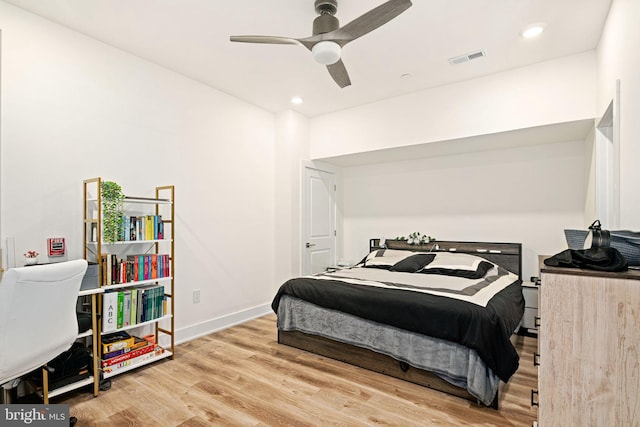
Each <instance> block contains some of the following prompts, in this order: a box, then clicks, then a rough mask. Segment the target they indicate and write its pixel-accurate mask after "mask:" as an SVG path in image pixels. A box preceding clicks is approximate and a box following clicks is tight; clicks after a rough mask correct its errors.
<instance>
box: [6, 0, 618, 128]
mask: <svg viewBox="0 0 640 427" xmlns="http://www.w3.org/2000/svg"><path fill="white" fill-rule="evenodd" d="M5 1H6V2H8V3H11V4H14V5H16V6H19V7H22V8H24V9H26V10H28V11H31V12H33V13H36V14H38V15H41V16H43V17H45V18H48V19H50V20H52V21H55V22H57V23H59V24H62V25H65V26H67V27H70V28H72V29H74V30H77V31H79V32H81V33H84V34H86V35H88V36H91V37H93V38H96V39H98V40H101V41H103V42H105V43H107V44H110V45H112V46H115V47H117V48H120V49H122V50H124V51H127V52H130V53H132V54H134V55H137V56H139V57H142V58H145V59H147V60H149V61H152V62H154V63H156V64H159V65H161V66H164V67H166V68H169V69H171V70H174V71H176V72H179V73H181V74H183V75H186V76H188V77H191V78H193V79H195V80H198V81H200V82H202V83H205V84H207V85H209V86H212V87H214V88H217V89H219V90H221V91H223V92H226V93H228V94H231V95H234V96H236V97H238V98H241V99H244V100H246V101H248V102H250V103H252V104H255V105H257V106H260V107H262V108H264V109H266V110H269V111H272V112H278V111H283V110H286V109H293V110H296V111H298V112H300V113H302V114H304V115H306V116H309V117H313V116H316V115H320V114H324V113H328V112H332V111H337V110H341V109H345V108H349V107H353V106H357V105H362V104H366V103H370V102H375V101H378V100H382V99H386V98H390V97H394V96H399V95H403V94H406V93H410V92H414V91H417V90H421V89H427V88H430V87H434V86H439V85H443V84H447V83H452V82H456V81H460V80H466V79H470V78H474V77H479V76H482V75H487V74H491V73H496V72H500V71H503V70H508V69H512V68H517V67H522V66H526V65H529V64H533V63H536V62H540V61H545V60H550V59H553V58H558V57H562V56H565V55H570V54H574V53H579V52H584V51H587V50H590V49H594V48H595V47H597V44H598V41H599V39H600V34H601V32H602V28H603V26H604V22H605V19H606V16H607V13H608V10H609V7H610V4H611V0H413V3H414V4H413V6H412V7H411V8H409V9H408V10H407V11H406V12H404V13H403V14H401V15H400V16H398V17H397V18H396V19H394V20H392V21H391V22H389V23H387V24H386V25H384V26H382V27H380V28H378V29H377V30H375V31H373V32H371V33H369V34H367V35H365V36H364V37H362V38H360V39H358V40H356V41H354V42H352V43H350V44H349V45H348V46H346V47H345V49H344V50H343V54H342V59H343V61H344V63H345V65H346V68H347V70H348V72H349V75H350V77H351V81H352V85H351V86H349V87H346V88H344V89H340V88H339V87H338V86H337V85H336V84H335V83H334V82H333V80H332V79H331V77H330V76H329V74H328V72H327V71H326V69H325V68H324V67H323V66H321V65H319V64H316V63H315V62H314V61H313V59H312V57H311V54H310V52H309V51H308V50H306V49H305V48H302V47H300V46H293V45H259V44H246V43H232V42H230V41H229V36H230V35H243V34H259V35H276V36H287V37H295V38H300V37H306V36H310V35H311V25H312V21H313V19H314V18H315V16H316V14H315V10H314V5H313V4H314V1H313V0H268V1H267V0H228V1H222V0H5ZM382 3H384V1H383V0H375V1H370V0H369V1H365V0H340V1H339V5H338V13H337V15H336V16H337V17H338V18H339V19H340V23H341V24H342V25H344V24H346V23H348V22H350V21H351V20H353V19H355V18H357V17H358V16H360V15H362V14H363V13H365V12H367V11H369V10H370V9H372V8H374V7H375V6H378V5H379V4H382ZM536 22H542V23H544V24H546V31H545V32H544V33H543V34H542V35H541V36H540V37H539V38H537V39H534V40H525V39H522V38H521V37H520V36H519V32H520V31H521V29H522V28H523V27H525V26H527V25H529V24H532V23H536ZM479 49H484V50H485V51H486V53H487V57H485V58H480V59H477V60H474V61H470V62H466V63H463V64H459V65H456V66H453V65H450V63H449V61H448V59H449V58H451V57H454V56H458V55H462V54H467V53H470V52H473V51H476V50H479ZM405 73H408V74H410V76H409V77H401V75H402V74H405ZM294 95H297V96H300V97H302V98H303V99H304V103H303V104H301V105H297V106H294V105H291V104H290V99H291V97H292V96H294Z"/></svg>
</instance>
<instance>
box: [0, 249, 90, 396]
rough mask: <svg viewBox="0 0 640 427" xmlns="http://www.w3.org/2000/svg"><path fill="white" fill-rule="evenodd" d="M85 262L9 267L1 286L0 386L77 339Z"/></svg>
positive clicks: (26, 371)
mask: <svg viewBox="0 0 640 427" xmlns="http://www.w3.org/2000/svg"><path fill="white" fill-rule="evenodd" d="M86 270H87V261H85V260H83V259H79V260H74V261H66V262H60V263H55V264H45V265H35V266H31V267H19V268H12V269H9V270H8V271H6V272H5V273H4V275H3V277H2V282H0V385H2V384H3V383H5V382H7V381H10V380H12V379H14V378H18V377H20V376H22V375H24V374H26V373H29V372H31V371H32V370H34V369H36V368H38V367H40V366H42V365H44V364H45V363H47V362H48V361H50V360H52V359H54V358H55V357H56V356H58V355H59V354H61V353H62V352H64V351H66V350H67V349H69V347H71V344H73V342H74V341H75V340H76V337H77V336H78V320H77V316H76V304H77V300H78V292H79V291H80V285H81V283H82V278H83V277H84V274H85V272H86Z"/></svg>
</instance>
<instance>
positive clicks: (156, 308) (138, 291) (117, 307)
mask: <svg viewBox="0 0 640 427" xmlns="http://www.w3.org/2000/svg"><path fill="white" fill-rule="evenodd" d="M164 300H165V296H164V286H163V285H157V284H152V285H146V286H140V287H136V288H123V289H119V290H111V291H107V292H105V293H104V294H103V297H102V304H103V305H102V312H103V318H102V330H103V331H104V332H109V331H114V330H117V329H120V328H124V327H127V326H132V325H136V324H138V323H142V322H147V321H150V320H154V319H158V318H160V317H163V316H164V315H165V313H166V305H165V303H164Z"/></svg>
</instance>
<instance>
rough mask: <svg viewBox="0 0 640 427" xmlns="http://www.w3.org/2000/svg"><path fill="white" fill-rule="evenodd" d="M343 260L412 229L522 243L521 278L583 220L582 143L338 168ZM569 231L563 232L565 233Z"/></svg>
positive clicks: (560, 245) (441, 237) (435, 234)
mask: <svg viewBox="0 0 640 427" xmlns="http://www.w3.org/2000/svg"><path fill="white" fill-rule="evenodd" d="M342 179H343V186H344V188H343V190H344V195H345V196H344V199H343V202H344V206H343V212H344V229H345V234H344V241H345V257H346V258H348V259H350V260H352V261H359V260H360V259H362V257H364V256H365V255H366V253H367V250H368V246H367V245H368V242H369V239H370V238H376V237H381V238H395V237H397V236H400V235H407V234H409V233H411V232H413V231H419V232H421V233H423V234H428V235H430V236H432V237H435V238H436V239H439V240H462V241H492V242H521V243H523V272H524V276H523V277H525V278H528V277H529V276H530V275H537V268H538V266H537V255H538V254H554V253H556V252H558V249H559V248H560V249H563V247H566V245H565V243H564V234H563V229H564V228H575V227H580V226H581V225H582V222H583V209H584V196H585V191H586V186H585V181H584V144H583V142H582V141H573V142H564V143H557V144H546V145H537V146H530V147H524V148H517V149H504V150H493V151H485V152H480V153H472V154H458V155H451V156H440V157H433V158H424V159H415V160H409V161H402V162H394V163H385V164H379V165H368V166H355V167H348V168H344V169H343V176H342ZM567 226H570V227H567Z"/></svg>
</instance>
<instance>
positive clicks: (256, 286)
mask: <svg viewBox="0 0 640 427" xmlns="http://www.w3.org/2000/svg"><path fill="white" fill-rule="evenodd" d="M0 30H1V31H2V64H1V65H2V82H1V84H2V86H1V88H2V97H1V98H2V99H1V102H2V105H1V113H2V116H1V122H2V129H1V131H2V133H1V135H0V137H1V139H0V144H1V145H0V158H1V164H0V169H1V183H2V187H1V189H0V190H1V191H0V198H1V208H2V210H1V212H0V222H1V224H2V227H1V230H2V236H0V237H1V241H2V243H3V245H4V244H5V241H6V238H7V237H13V238H14V239H15V246H16V252H17V254H18V255H20V256H19V257H18V261H19V262H21V261H22V258H21V254H22V253H24V252H25V251H26V250H28V249H35V250H38V251H39V252H40V253H41V254H44V253H45V245H46V239H47V237H59V236H64V237H66V239H67V245H68V256H67V258H68V259H74V258H78V257H81V256H82V234H81V233H82V180H83V179H85V178H91V177H96V176H101V177H103V178H105V179H107V180H115V181H117V182H118V183H120V184H121V185H122V186H123V188H124V191H125V193H127V194H131V195H138V196H152V195H153V189H154V187H155V186H156V185H169V184H174V185H175V186H176V226H175V228H176V242H175V243H176V255H175V258H176V261H175V266H176V269H175V272H176V273H175V277H176V287H177V292H176V295H177V298H176V301H177V307H176V326H177V328H178V330H179V333H178V339H179V340H181V339H186V338H188V337H190V336H193V335H197V334H199V333H204V332H207V331H209V330H211V329H215V328H217V327H221V326H224V325H227V324H229V323H230V322H233V321H236V320H238V319H242V318H246V316H249V315H255V314H258V313H262V312H268V311H269V308H268V304H269V303H270V302H271V299H272V298H273V288H274V286H275V279H274V264H275V262H274V251H273V242H274V237H275V220H274V211H275V201H274V193H275V174H274V164H275V117H274V115H273V114H270V113H267V112H265V111H263V110H261V109H258V108H256V107H254V106H251V105H249V104H246V103H244V102H242V101H239V100H237V99H235V98H233V97H230V96H228V95H226V94H224V93H222V92H220V91H217V90H214V89H212V88H210V87H207V86H204V85H202V84H200V83H197V82H195V81H193V80H189V79H187V78H185V77H183V76H181V75H178V74H176V73H173V72H171V71H168V70H166V69H163V68H161V67H158V66H156V65H154V64H151V63H149V62H146V61H143V60H141V59H139V58H137V57H134V56H131V55H129V54H126V53H124V52H122V51H119V50H116V49H113V48H111V47H110V46H107V45H105V44H102V43H100V42H97V41H95V40H93V39H90V38H87V37H84V36H82V35H80V34H79V33H76V32H73V31H70V30H67V29H65V28H63V27H61V26H58V25H56V24H53V23H51V22H49V21H46V20H44V19H41V18H39V17H37V16H36V15H33V14H30V13H27V12H25V11H23V10H21V9H18V8H15V7H13V6H10V5H8V4H6V3H4V2H0ZM40 261H41V262H46V261H48V259H47V257H46V256H44V255H41V257H40ZM196 288H198V289H201V302H200V303H199V304H193V303H192V291H193V289H196Z"/></svg>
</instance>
